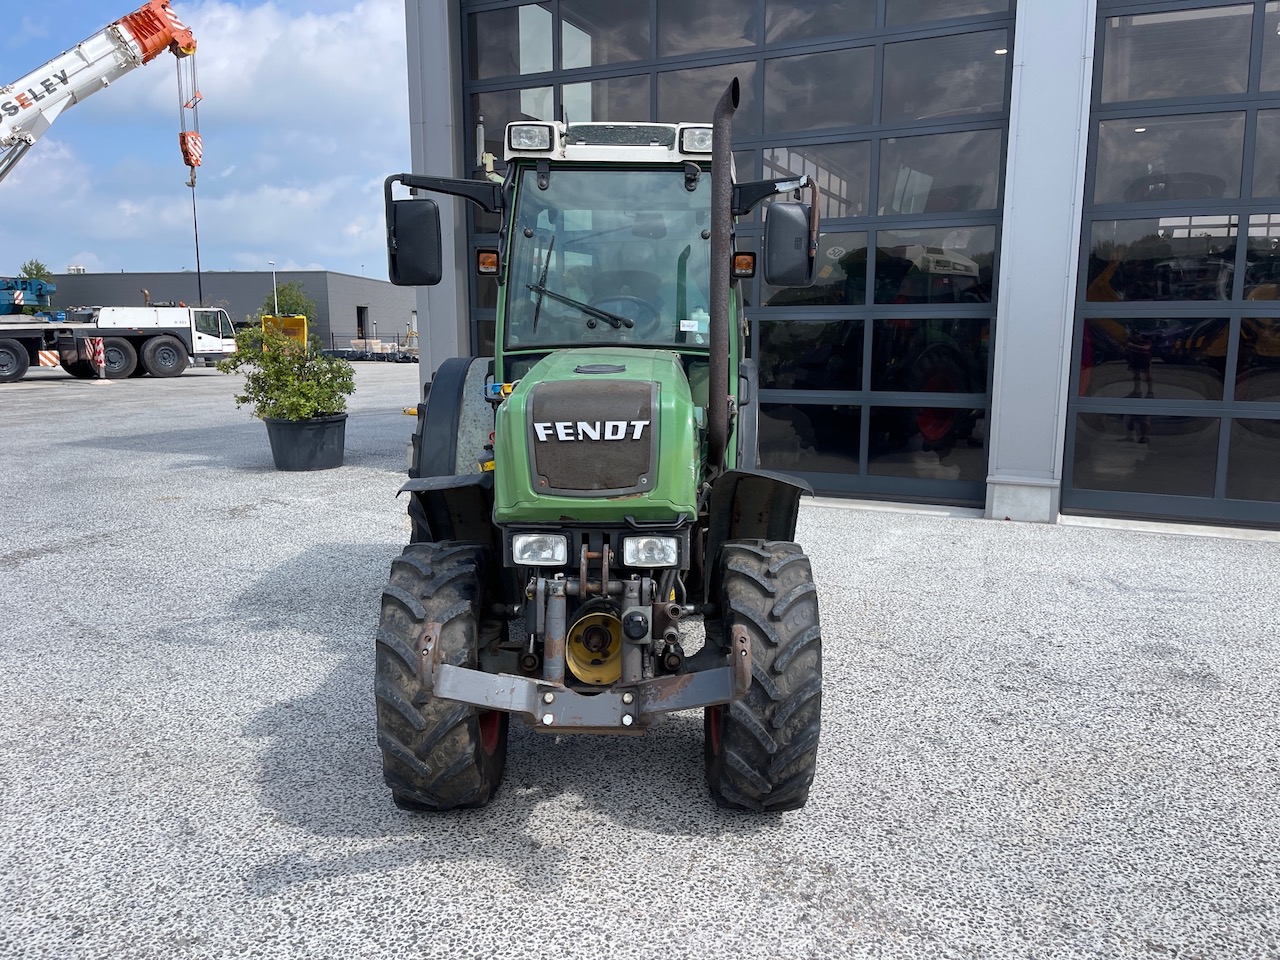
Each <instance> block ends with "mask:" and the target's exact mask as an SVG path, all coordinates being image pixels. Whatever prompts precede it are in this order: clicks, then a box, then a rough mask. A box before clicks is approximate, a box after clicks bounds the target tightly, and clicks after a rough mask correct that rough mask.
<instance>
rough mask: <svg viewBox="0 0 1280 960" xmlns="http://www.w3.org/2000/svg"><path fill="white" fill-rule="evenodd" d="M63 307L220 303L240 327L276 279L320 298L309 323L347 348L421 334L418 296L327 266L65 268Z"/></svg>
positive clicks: (59, 304) (328, 341)
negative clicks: (276, 268)
mask: <svg viewBox="0 0 1280 960" xmlns="http://www.w3.org/2000/svg"><path fill="white" fill-rule="evenodd" d="M53 282H54V283H56V284H57V285H58V291H57V293H55V294H54V305H55V307H56V308H57V309H66V308H69V307H74V306H114V307H129V306H141V305H142V304H144V303H145V302H146V298H147V297H150V299H151V302H152V303H159V302H162V301H172V302H175V303H178V302H181V303H187V304H191V305H195V304H197V303H200V302H201V297H200V295H201V293H203V295H204V297H203V303H204V305H205V306H210V307H222V308H223V309H224V310H226V311H227V314H228V315H229V316H230V317H231V319H232V321H233V322H234V323H236V324H241V323H244V322H245V320H246V318H251V317H256V316H257V315H258V313H259V311H260V310H261V309H262V305H263V303H264V302H267V301H268V300H269V298H270V297H271V293H272V290H273V286H272V284H273V283H274V284H275V285H277V287H278V286H279V285H282V284H286V283H298V284H301V286H302V291H303V293H304V294H306V296H307V297H309V298H310V299H311V300H313V301H314V302H315V305H316V315H315V316H314V317H312V318H310V328H311V330H312V331H313V332H314V333H315V334H316V336H318V337H319V338H320V340H321V342H322V343H324V344H325V345H326V346H329V347H338V348H344V347H348V346H350V343H351V341H352V340H354V339H361V340H364V339H370V340H373V339H381V340H384V341H386V342H388V343H400V344H403V343H404V342H405V340H406V338H407V337H408V336H410V335H411V334H412V335H414V336H416V334H417V331H418V317H417V297H416V296H415V294H414V292H413V291H412V290H409V289H406V288H403V287H394V286H392V285H391V284H390V283H388V282H387V281H385V280H373V279H370V278H368V277H354V276H351V275H350V274H345V273H331V272H329V271H327V270H280V271H277V272H276V274H275V275H274V277H273V275H272V274H271V272H270V271H269V270H263V271H248V272H222V271H218V272H210V273H203V274H201V275H200V280H199V283H197V280H196V275H195V274H194V273H190V272H181V273H61V274H57V275H56V276H54V278H53Z"/></svg>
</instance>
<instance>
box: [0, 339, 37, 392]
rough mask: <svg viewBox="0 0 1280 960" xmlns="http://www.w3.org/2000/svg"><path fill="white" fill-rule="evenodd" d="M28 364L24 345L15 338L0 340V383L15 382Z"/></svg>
mask: <svg viewBox="0 0 1280 960" xmlns="http://www.w3.org/2000/svg"><path fill="white" fill-rule="evenodd" d="M30 366H31V357H29V356H28V355H27V348H26V347H24V346H23V345H22V344H20V343H19V342H18V341H17V340H0V383H16V382H17V381H19V380H21V379H22V378H23V377H25V376H26V375H27V369H28V368H29V367H30Z"/></svg>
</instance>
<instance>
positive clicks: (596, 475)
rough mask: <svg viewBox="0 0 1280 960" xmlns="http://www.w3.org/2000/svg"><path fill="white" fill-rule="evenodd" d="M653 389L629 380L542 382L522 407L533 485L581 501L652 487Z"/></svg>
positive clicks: (654, 388)
mask: <svg viewBox="0 0 1280 960" xmlns="http://www.w3.org/2000/svg"><path fill="white" fill-rule="evenodd" d="M655 395H656V387H655V385H654V384H651V383H637V382H636V381H634V380H612V381H600V380H594V379H593V380H590V381H583V380H570V381H564V382H554V383H541V384H538V386H537V387H535V388H534V390H533V394H532V397H531V399H530V406H529V409H530V411H531V419H530V423H529V446H530V449H531V450H532V451H533V454H532V459H533V474H534V478H533V479H534V487H535V489H537V490H538V491H539V492H541V493H562V494H569V495H571V496H573V495H576V496H586V495H592V494H604V493H634V492H638V491H645V490H649V489H651V488H652V485H653V477H652V471H653V460H654V456H655V450H656V449H657V443H656V439H657V424H656V423H655V422H654V420H655V413H656V408H657V404H656V403H655V402H654V401H655Z"/></svg>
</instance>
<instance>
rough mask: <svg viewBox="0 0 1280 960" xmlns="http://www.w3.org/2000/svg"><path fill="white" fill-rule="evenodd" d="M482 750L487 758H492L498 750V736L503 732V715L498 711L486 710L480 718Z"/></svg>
mask: <svg viewBox="0 0 1280 960" xmlns="http://www.w3.org/2000/svg"><path fill="white" fill-rule="evenodd" d="M479 721H480V749H481V750H483V751H484V752H485V755H486V756H490V757H492V756H493V754H494V751H496V750H497V749H498V734H499V733H500V732H501V731H502V713H501V711H498V710H486V711H484V712H483V713H481V714H480V716H479Z"/></svg>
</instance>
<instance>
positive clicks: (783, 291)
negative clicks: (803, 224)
mask: <svg viewBox="0 0 1280 960" xmlns="http://www.w3.org/2000/svg"><path fill="white" fill-rule="evenodd" d="M761 274H762V276H763V270H762V271H761ZM761 286H762V288H763V289H762V291H761V295H762V296H763V297H764V305H765V306H766V307H795V306H830V305H839V304H850V305H854V306H859V305H862V304H864V303H866V302H867V235H866V233H823V234H819V236H818V257H817V270H816V276H815V277H814V281H813V283H812V285H810V286H807V287H775V286H772V285H770V284H767V283H765V282H764V281H763V279H762V280H761Z"/></svg>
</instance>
